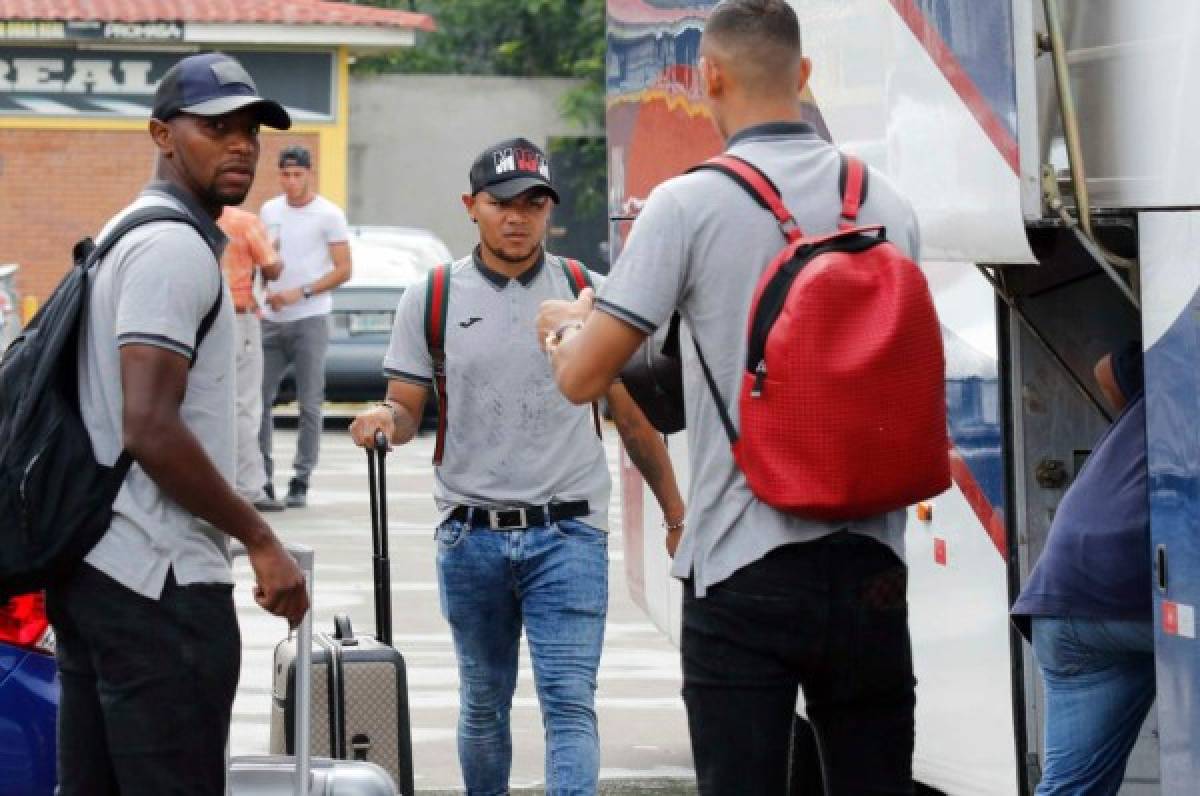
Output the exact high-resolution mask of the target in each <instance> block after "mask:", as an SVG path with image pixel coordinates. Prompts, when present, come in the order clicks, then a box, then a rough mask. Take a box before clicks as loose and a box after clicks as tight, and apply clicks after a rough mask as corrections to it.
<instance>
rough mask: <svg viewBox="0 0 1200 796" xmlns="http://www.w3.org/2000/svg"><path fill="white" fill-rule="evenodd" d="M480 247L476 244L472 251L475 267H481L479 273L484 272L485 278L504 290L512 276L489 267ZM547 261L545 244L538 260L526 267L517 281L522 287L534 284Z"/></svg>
mask: <svg viewBox="0 0 1200 796" xmlns="http://www.w3.org/2000/svg"><path fill="white" fill-rule="evenodd" d="M479 252H480V247H479V246H476V247H475V251H473V252H471V260H473V261H474V263H475V267H476V268H478V269H479V273H481V274H483V278H484V279H486V280H487V281H488V282H490V283H491V284H492V286H493V287H495V288H497V289H498V290H503V289H504V288H506V287H508V283H509V282H511V281H512V279H511V278H510V277H507V276H505V275H504V274H502V273H499V272H497V271H493V270H492V269H491V268H488V266H487V263H485V262H484V261H483V257H482V256H481V255H480V253H479ZM545 263H546V248H545V247H544V246H543V247H542V251H541V254H539V255H538V258H537V261H536V262H534V264H533V265H531V266H529V267H528V268H526V269H525V271H524V272H522V274H521V275H520V276H518V277H517V281H518V282H520V283H521V287H529V286H530V285H532V284H533V280H535V279H537V276H538V274H540V273H541V272H542V266H543V265H545Z"/></svg>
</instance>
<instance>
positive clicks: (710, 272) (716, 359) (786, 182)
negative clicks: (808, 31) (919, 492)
mask: <svg viewBox="0 0 1200 796" xmlns="http://www.w3.org/2000/svg"><path fill="white" fill-rule="evenodd" d="M728 151H729V152H730V153H732V154H735V155H738V156H740V157H742V158H745V159H746V160H748V161H750V162H751V163H753V164H755V165H756V166H758V167H759V168H760V169H761V170H762V171H764V172H765V173H766V174H767V176H769V177H770V178H771V179H772V180H773V181H774V183H775V185H776V186H778V187H779V189H780V190H781V191H782V194H783V199H784V202H785V204H786V205H787V207H788V208H789V209H790V210H791V212H792V214H793V216H795V218H796V220H797V222H799V224H800V227H801V229H803V230H804V231H805V232H806V233H808V234H811V235H820V234H826V233H830V232H833V231H835V230H836V229H837V222H838V215H839V213H840V209H841V199H840V191H839V189H838V174H839V170H840V165H839V159H838V153H837V150H835V149H834V148H833V147H832V146H830V145H829V144H828V143H826V142H825V141H823V140H822V139H821V138H819V137H818V136H817V135H816V133H815V132H814V131H813V130H812V128H811V127H809V126H808V125H805V124H771V125H762V126H759V127H755V128H751V129H749V130H746V131H744V132H742V133H740V134H739V135H737V136H735V137H734V138H733V139H732V140H731V141H730V142H729V150H728ZM859 220H860V222H861V223H863V224H884V225H885V226H886V227H887V236H888V238H889V239H890V240H892V241H894V242H895V243H896V244H897V245H899V246H900V248H901V249H903V250H904V251H905V252H907V253H908V254H909V256H911V257H914V258H915V257H916V256H917V252H918V232H917V222H916V217H915V215H914V214H913V211H912V208H911V206H910V205H909V203H908V202H907V201H905V200H904V199H903V198H902V197H900V196H899V195H898V194H897V193H896V191H895V190H894V189H893V188H892V186H891V185H890V184H888V182H887V180H885V179H884V178H883V177H882V176H881V175H880V174H879V173H877V172H875V171H871V173H870V177H869V184H868V190H867V198H866V202H865V203H864V204H863V207H862V210H861V213H860V215H859ZM784 243H785V241H784V238H783V235H782V233H781V232H780V231H779V227H778V225H777V224H776V222H775V219H774V217H773V216H772V215H771V214H770V213H768V212H767V211H765V210H763V209H762V208H761V207H759V206H758V205H757V204H755V202H754V201H753V200H752V199H751V198H750V197H749V195H747V194H746V193H745V192H744V191H743V190H742V189H741V188H740V187H738V186H737V185H736V184H735V183H734V182H733V181H732V180H731V179H729V178H728V177H725V176H724V175H721V174H717V173H714V172H697V173H694V174H687V175H684V176H682V177H676V178H674V179H672V180H668V181H667V182H665V183H663V184H662V185H660V186H659V187H658V188H656V189H655V190H654V191H653V192H652V193H651V194H650V197H649V198H648V200H647V202H646V205H645V207H644V208H643V210H642V212H641V213H640V215H639V216H638V219H637V221H636V222H635V223H634V225H633V230H632V232H631V233H630V236H629V240H628V241H627V242H626V244H625V248H624V250H623V251H622V252H621V256H620V259H619V260H618V261H617V264H616V267H615V268H614V269H613V272H612V274H611V275H610V276H609V280H608V284H607V285H606V286H605V288H604V290H602V291H600V293H599V300H598V302H597V306H598V308H599V309H600V310H602V311H603V312H607V313H609V314H611V315H613V316H615V317H617V318H619V319H621V320H623V321H625V322H627V323H629V324H632V325H633V326H635V327H637V328H638V329H640V330H642V331H644V332H647V333H650V332H653V331H654V330H655V329H656V328H657V327H658V326H659V325H660V324H662V323H664V322H666V321H667V320H668V319H669V318H670V317H671V313H672V312H673V311H674V310H675V309H676V308H678V309H679V312H680V314H681V315H682V317H683V319H684V321H685V324H684V328H685V330H690V332H691V334H694V336H695V338H696V339H697V340H698V341H699V343H700V347H701V349H702V350H703V351H704V356H705V359H707V360H708V363H709V365H710V367H711V368H712V371H713V376H714V378H715V380H716V382H717V386H718V388H719V390H720V392H721V394H722V397H723V398H724V400H725V404H726V406H728V407H729V409H730V413H731V415H732V417H733V421H734V424H735V425H736V424H737V423H738V401H737V398H738V394H739V390H740V388H741V378H742V371H743V366H742V363H744V362H745V359H746V326H747V321H748V318H749V314H750V302H751V301H752V300H753V294H754V290H755V287H756V285H757V283H758V279H759V277H760V275H761V274H762V272H763V271H764V270H765V269H766V267H767V265H768V264H769V263H770V261H771V260H772V259H774V257H775V255H776V254H777V253H778V252H779V250H780V249H781V248H783V246H784ZM685 334H686V331H685ZM687 336H690V335H687ZM683 355H684V366H683V371H684V393H685V396H686V397H685V400H686V412H687V424H688V442H689V446H688V447H689V456H690V462H689V464H690V466H691V495H690V496H689V500H688V517H687V526H688V532H687V534H685V536H684V538H683V541H682V543H681V544H680V546H679V550H678V551H677V552H676V554H675V562H674V565H673V567H672V574H673V575H675V576H676V577H680V578H686V577H689V576H694V578H695V587H696V593H697V595H699V596H703V595H704V594H705V591H706V589H707V588H708V587H709V586H712V585H713V584H716V583H720V582H721V581H722V580H724V579H725V578H727V577H729V576H730V575H732V574H733V573H734V572H736V571H737V570H739V569H741V568H742V567H744V566H746V565H747V564H750V563H753V562H754V561H757V560H759V559H760V558H762V557H763V556H764V555H766V554H767V553H768V552H770V551H771V550H773V549H775V548H776V547H779V546H781V545H785V544H790V543H793V542H806V541H812V540H815V539H819V538H821V537H823V536H826V535H828V534H830V533H833V532H835V531H838V530H841V529H849V530H850V531H853V532H858V533H864V534H869V535H871V536H873V537H876V538H878V539H880V540H881V541H883V542H884V543H886V544H888V545H889V546H890V547H891V548H892V549H893V550H894V551H895V552H896V554H897V555H899V556H901V557H903V551H904V520H905V515H904V512H903V511H896V512H892V513H891V514H887V515H882V516H878V517H873V518H870V519H865V520H858V521H855V522H851V523H827V522H819V521H813V520H806V519H801V518H800V517H796V516H794V515H790V514H784V513H782V512H779V511H777V510H775V509H773V508H771V507H770V506H768V505H767V504H766V503H763V502H762V501H760V500H758V499H757V498H755V497H754V494H753V493H752V492H751V491H750V488H749V486H748V485H747V483H746V479H745V477H744V476H743V475H742V473H741V471H740V470H739V469H738V468H737V466H736V465H735V463H734V460H733V455H732V453H731V451H730V448H729V439H728V437H726V435H725V431H724V429H723V427H722V425H721V421H720V417H719V416H718V413H717V408H716V404H715V402H714V401H713V398H712V395H711V394H710V392H709V390H708V387H707V386H706V384H705V381H704V376H703V373H702V372H701V369H700V365H699V360H698V359H697V357H696V351H695V348H694V347H693V345H692V342H691V340H690V339H685V340H684V344H683Z"/></svg>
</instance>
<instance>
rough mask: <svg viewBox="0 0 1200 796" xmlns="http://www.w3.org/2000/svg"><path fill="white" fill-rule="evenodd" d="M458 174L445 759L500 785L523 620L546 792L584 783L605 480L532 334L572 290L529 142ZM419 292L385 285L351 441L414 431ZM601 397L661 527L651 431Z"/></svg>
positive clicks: (424, 362)
mask: <svg viewBox="0 0 1200 796" xmlns="http://www.w3.org/2000/svg"><path fill="white" fill-rule="evenodd" d="M470 185H471V192H470V193H468V194H464V195H463V197H462V201H463V205H464V206H465V207H466V211H467V215H468V216H469V218H470V219H471V221H473V222H475V224H477V225H478V229H479V245H478V246H477V247H476V248H475V251H474V252H473V253H472V254H471V255H470V256H468V257H464V258H462V259H461V260H459V261H457V262H455V263H454V264H453V265H452V266H450V270H449V274H448V276H447V280H446V295H447V296H448V298H447V299H446V300H445V301H444V302H443V303H442V307H443V308H444V310H443V315H442V317H443V318H444V319H445V323H444V324H443V325H444V326H445V334H444V347H443V348H444V352H445V358H444V363H443V364H444V368H442V367H440V366H439V369H438V370H439V372H438V373H437V374H436V375H437V378H438V384H439V385H440V386H439V387H438V389H443V388H444V402H445V406H446V418H445V422H446V427H445V449H444V455H443V458H442V460H441V462H440V463H439V462H435V465H437V466H436V469H435V482H436V484H435V487H434V499H435V501H436V503H437V506H438V509H439V510H440V511H441V525H440V526H439V527H438V529H437V532H436V537H437V568H438V586H439V589H440V591H441V600H442V613H443V614H444V615H445V617H446V620H447V621H448V622H449V623H450V628H451V631H452V632H453V636H454V646H455V652H456V654H457V656H458V666H459V680H460V686H459V699H460V703H461V704H460V707H459V721H458V752H459V762H460V764H461V766H462V772H463V779H464V781H465V783H466V787H467V793H479V794H498V793H508V779H509V772H510V769H511V767H512V732H511V729H510V724H509V715H510V713H511V710H512V697H513V689H514V688H515V687H516V684H517V669H518V656H519V649H520V638H521V631H522V629H524V631H525V636H526V639H527V640H528V642H529V652H530V657H531V659H532V664H533V672H534V680H535V684H536V686H537V693H538V701H539V703H540V705H541V709H542V719H543V723H544V725H545V729H546V793H547V794H548V796H565V795H566V794H585V793H595V792H596V781H597V777H598V773H599V763H600V748H599V738H598V734H597V727H596V711H595V707H594V701H595V691H596V671H597V668H598V666H599V663H600V650H601V646H602V645H603V641H604V623H605V616H606V614H607V610H608V534H607V528H608V506H609V493H610V490H611V483H610V479H609V474H608V464H607V462H606V461H605V457H604V447H603V445H601V443H600V440H599V439H598V438H597V433H596V432H597V430H598V428H596V427H594V426H593V416H592V412H591V410H590V409H589V408H586V407H577V406H572V405H571V404H570V403H568V402H567V401H566V399H564V398H563V397H562V395H560V394H559V392H558V390H557V389H556V388H555V386H554V379H553V377H552V375H551V372H550V364H549V362H548V361H547V359H546V355H545V354H543V353H542V351H541V350H540V348H539V345H538V341H537V340H535V339H534V337H533V329H534V319H535V317H536V315H537V310H538V307H539V306H540V305H541V302H542V301H544V300H547V299H568V298H570V297H571V295H572V293H573V292H574V288H573V285H572V282H573V281H574V279H573V277H572V276H571V275H570V269H571V265H570V264H569V262H568V261H564V260H563V258H561V257H558V256H556V255H553V254H549V253H548V252H546V250H545V246H544V243H543V241H544V238H545V236H546V225H547V223H548V221H549V219H550V212H551V210H552V209H553V206H554V203H555V202H557V201H558V192H557V191H556V190H555V188H554V186H553V184H552V183H551V180H550V163H549V161H548V160H547V158H546V155H545V153H543V152H542V151H541V149H539V148H538V147H537V146H536V145H534V144H533V143H531V142H529V141H527V140H525V139H523V138H517V139H512V140H509V141H503V142H501V143H499V144H495V145H494V146H491V147H489V148H488V149H486V150H485V151H484V152H483V153H482V154H480V155H479V157H478V158H476V160H475V163H474V165H473V166H472V167H471V170H470ZM582 271H583V268H582V266H579V272H582ZM590 279H591V280H593V281H594V282H595V284H597V285H598V284H599V283H600V281H601V277H600V276H598V275H595V274H592V275H590ZM576 287H578V283H576ZM583 290H584V292H590V291H591V289H590V288H583ZM427 295H428V290H427V289H425V286H422V288H421V289H418V288H413V289H410V290H408V291H406V292H405V294H404V297H403V298H402V299H401V300H400V306H399V307H398V308H397V310H396V320H395V325H394V327H393V330H392V341H391V345H390V346H389V348H388V352H387V356H386V357H385V358H384V361H383V368H384V375H385V376H387V378H388V380H389V381H388V392H387V399H386V401H385V402H384V404H383V405H381V406H379V407H377V408H376V409H374V410H371V411H368V412H365V413H363V414H361V415H359V416H358V417H357V418H356V419H355V421H354V424H353V425H352V426H351V428H350V432H351V435H352V436H353V438H354V441H355V442H356V443H357V444H359V445H363V446H370V445H372V444H373V442H374V439H375V433H376V432H377V431H383V432H384V433H386V434H387V435H388V436H389V438H390V439H391V441H392V442H393V443H396V444H403V443H407V442H408V441H410V440H411V439H412V438H413V436H414V435H415V433H416V430H417V425H418V421H419V420H420V418H421V416H422V412H423V408H424V406H425V401H426V398H427V396H428V395H429V394H430V392H431V390H432V388H433V386H434V379H435V366H434V361H433V357H432V355H431V353H430V349H429V346H428V342H427V338H426V334H425V331H424V330H425V328H426V327H425V323H426V316H427V314H428V312H429V310H428V309H427V307H428V304H427V301H426V297H427ZM607 397H608V401H609V406H610V408H611V411H612V415H613V419H614V420H615V421H616V425H617V430H618V432H619V433H620V435H621V439H622V441H623V442H624V443H625V449H626V451H627V452H628V454H629V456H630V458H631V459H632V460H633V462H634V464H636V465H637V467H638V469H639V470H641V472H642V474H643V475H644V476H645V478H646V481H647V483H648V484H649V485H650V488H651V489H652V490H653V491H654V494H655V496H656V497H657V498H658V501H659V504H660V505H661V506H662V509H663V516H665V517H667V518H668V520H669V521H670V523H671V524H672V525H674V526H675V528H676V530H678V529H679V528H680V527H681V526H682V522H681V520H682V517H683V499H682V498H681V497H680V495H679V489H678V487H677V486H676V484H675V477H674V473H673V472H672V470H671V463H670V459H669V458H668V457H667V450H666V447H665V446H664V444H663V441H662V438H661V437H660V436H659V435H658V434H657V432H655V430H654V428H653V426H651V425H650V424H649V422H647V420H646V419H645V418H644V417H643V416H642V414H641V412H640V410H638V408H637V406H636V405H635V404H634V403H633V400H632V399H631V398H630V397H629V393H628V392H626V391H625V388H624V387H623V386H621V385H619V384H618V385H616V386H614V388H613V389H612V390H610V391H609V392H608V396H607ZM438 447H439V448H441V445H439V446H438Z"/></svg>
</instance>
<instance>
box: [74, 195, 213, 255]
mask: <svg viewBox="0 0 1200 796" xmlns="http://www.w3.org/2000/svg"><path fill="white" fill-rule="evenodd" d="M156 221H175V222H179V223H183V224H187V225H188V226H190V227H191V228H192V229H194V230H196V234H197V235H199V236H200V239H201V240H203V241H204V245H206V246H208V248H209V250H210V251H211V252H212V253H213V257H214V258H217V259H220V258H219V257H217V250H216V249H214V248H213V247H212V243H211V241H209V239H208V238H207V237H206V236H205V234H204V232H203V230H201V229H200V225H199V224H198V223H197V222H196V220H195V219H194V218H192V217H191V216H190V215H188V214H187V213H185V212H183V211H182V210H176V209H175V208H174V207H169V206H167V205H151V206H149V207H141V208H138V209H137V210H134V211H133V212H131V213H129V214H128V215H126V216H125V217H124V218H122V219H121V220H120V221H118V222H117V224H116V226H114V227H113V228H112V230H110V231H109V233H108V234H107V235H105V236H104V237H103V238H102V239H101V240H100V242H99V243H97V244H96V246H95V248H93V249H92V250H91V251H90V252H89V253H88V255H87V260H86V265H87V266H89V267H90V266H92V265H95V264H96V263H98V262H100V260H102V259H103V258H104V256H105V255H107V254H108V253H109V251H111V250H112V247H113V246H115V245H117V242H118V241H120V240H121V238H123V237H125V236H126V235H128V234H129V233H130V232H132V231H133V230H135V229H137V228H138V227H140V226H143V225H145V224H152V223H154V222H156Z"/></svg>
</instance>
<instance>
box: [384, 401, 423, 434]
mask: <svg viewBox="0 0 1200 796" xmlns="http://www.w3.org/2000/svg"><path fill="white" fill-rule="evenodd" d="M384 405H385V406H386V407H387V408H388V409H390V410H391V412H392V423H393V427H392V439H391V443H392V444H393V445H405V444H407V443H409V442H411V441H412V440H413V438H414V437H415V436H417V429H419V428H420V427H421V422H420V419H419V418H415V417H413V416H412V413H411V412H409V411H408V409H407V408H406V407H405V406H404V405H403V404H401V403H398V402H397V401H393V400H392V399H390V398H389V399H387V400H386V401H385V402H384Z"/></svg>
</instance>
